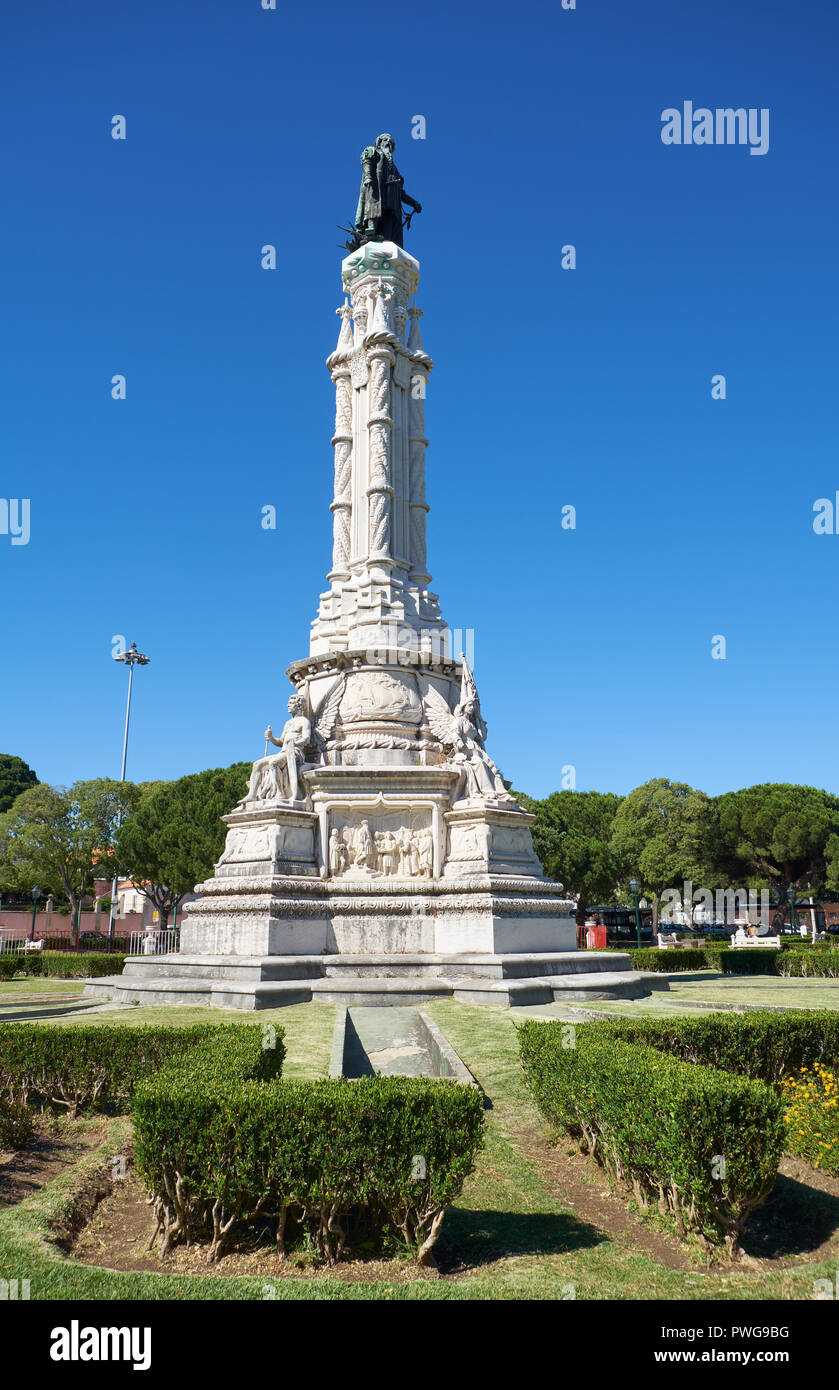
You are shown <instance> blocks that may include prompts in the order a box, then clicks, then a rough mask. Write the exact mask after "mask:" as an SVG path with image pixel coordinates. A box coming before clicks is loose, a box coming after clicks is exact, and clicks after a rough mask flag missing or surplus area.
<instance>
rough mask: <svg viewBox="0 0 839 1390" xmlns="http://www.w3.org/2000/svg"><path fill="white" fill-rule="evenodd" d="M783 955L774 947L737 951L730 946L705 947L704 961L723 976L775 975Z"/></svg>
mask: <svg viewBox="0 0 839 1390" xmlns="http://www.w3.org/2000/svg"><path fill="white" fill-rule="evenodd" d="M783 954H784V952H783V950H778V949H777V948H776V947H774V946H747V947H745V948H741V949H740V950H737V949H735V948H733V947H731V946H707V947H706V948H705V960H706V961H707V963H708V966H709V967H710V969H711V970H721V971H722V973H723V975H777V973H778V963H779V961H780V959H781V957H782V955H783Z"/></svg>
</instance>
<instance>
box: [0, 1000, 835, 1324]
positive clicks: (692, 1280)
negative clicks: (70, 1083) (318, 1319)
mask: <svg viewBox="0 0 839 1390" xmlns="http://www.w3.org/2000/svg"><path fill="white" fill-rule="evenodd" d="M44 983H46V982H44ZM789 983H790V984H799V983H800V982H798V981H795V982H793V981H790V982H789ZM747 988H753V986H747ZM429 1012H430V1013H431V1014H432V1015H433V1017H434V1018H435V1020H436V1021H437V1023H438V1024H439V1025H440V1026H441V1027H442V1028H443V1029H444V1031H445V1032H446V1034H447V1035H448V1037H449V1038H450V1040H451V1042H452V1044H453V1045H454V1047H455V1048H456V1049H457V1051H458V1052H459V1053H460V1054H461V1056H462V1057H463V1059H464V1061H465V1062H466V1064H467V1065H468V1066H469V1068H470V1069H471V1071H472V1072H473V1074H474V1075H475V1077H476V1079H477V1080H478V1081H479V1083H480V1084H481V1086H482V1087H483V1089H484V1091H485V1093H486V1095H487V1097H488V1099H489V1102H490V1103H491V1108H489V1109H488V1110H487V1112H486V1115H487V1142H486V1147H485V1150H484V1152H483V1153H482V1154H481V1155H480V1157H479V1160H478V1166H477V1170H476V1172H475V1173H474V1174H473V1175H472V1177H471V1178H470V1179H469V1180H468V1182H467V1184H466V1187H465V1188H464V1191H463V1194H462V1196H461V1198H460V1200H459V1201H458V1203H457V1205H456V1207H454V1208H453V1209H452V1210H451V1211H449V1213H448V1214H447V1217H446V1221H445V1224H444V1234H443V1238H442V1242H441V1248H440V1263H441V1267H442V1268H443V1270H444V1271H446V1272H445V1273H444V1274H443V1275H442V1276H440V1277H437V1278H429V1277H428V1275H427V1274H423V1273H421V1272H420V1271H418V1270H416V1271H415V1270H414V1269H413V1267H408V1268H407V1269H406V1267H405V1265H404V1263H403V1264H401V1265H400V1266H399V1267H398V1268H397V1267H396V1266H394V1277H393V1278H392V1279H390V1278H387V1279H382V1278H376V1279H375V1280H370V1281H367V1280H365V1279H364V1278H363V1277H362V1278H358V1277H357V1275H358V1272H359V1271H356V1277H355V1278H354V1279H352V1280H348V1279H346V1278H342V1277H341V1274H340V1273H335V1274H327V1273H324V1274H317V1275H313V1276H312V1277H310V1278H299V1277H297V1278H283V1277H278V1278H276V1279H269V1280H267V1281H266V1280H265V1279H264V1278H261V1279H255V1278H250V1277H243V1276H233V1277H217V1276H213V1277H204V1276H192V1275H174V1274H168V1273H128V1274H122V1273H117V1272H114V1271H110V1270H107V1269H98V1268H95V1267H93V1266H89V1265H84V1264H81V1263H78V1262H76V1261H74V1260H73V1259H72V1258H71V1257H68V1256H67V1255H65V1254H63V1253H62V1251H61V1250H60V1249H58V1248H57V1246H56V1245H55V1244H54V1243H53V1242H52V1239H51V1231H52V1230H54V1229H55V1227H56V1225H57V1226H59V1227H60V1226H61V1224H62V1222H63V1221H64V1222H66V1220H67V1213H68V1211H69V1209H70V1207H71V1205H72V1198H73V1194H74V1193H77V1192H78V1191H79V1189H80V1187H81V1186H83V1185H84V1181H85V1179H86V1178H87V1179H88V1180H89V1179H90V1176H91V1174H92V1173H93V1172H95V1170H96V1167H97V1165H101V1164H102V1163H103V1161H104V1162H107V1163H108V1166H110V1158H111V1156H112V1155H113V1154H114V1153H120V1152H123V1151H124V1148H125V1146H126V1145H127V1144H128V1143H129V1131H130V1124H129V1122H128V1121H127V1120H125V1119H122V1118H119V1119H112V1120H110V1121H107V1126H108V1133H107V1137H106V1139H105V1141H104V1143H102V1144H101V1145H100V1147H99V1148H98V1149H97V1150H96V1151H94V1152H91V1153H88V1154H86V1155H85V1157H84V1158H82V1159H80V1160H79V1161H78V1162H77V1163H76V1164H75V1165H73V1166H72V1167H68V1168H66V1169H65V1170H64V1171H63V1172H62V1173H61V1174H60V1175H59V1176H58V1177H56V1178H54V1179H53V1180H52V1181H51V1182H48V1183H47V1184H46V1185H45V1186H44V1187H43V1188H42V1189H41V1190H40V1191H38V1192H36V1193H35V1194H34V1195H33V1196H30V1197H28V1198H26V1199H25V1200H23V1201H21V1202H19V1203H18V1204H17V1205H16V1206H10V1207H5V1208H3V1207H0V1278H7V1279H13V1278H17V1279H25V1278H28V1279H30V1281H31V1297H32V1298H33V1299H55V1298H81V1299H108V1298H136V1299H141V1298H152V1299H175V1298H179V1299H204V1298H210V1299H264V1298H272V1299H292V1300H293V1299H308V1298H318V1299H360V1298H364V1299H371V1298H372V1299H400V1300H405V1299H421V1300H429V1299H475V1298H478V1299H519V1298H537V1299H561V1298H568V1297H572V1296H575V1297H576V1298H578V1299H610V1300H619V1299H633V1298H645V1299H649V1298H663V1299H694V1298H698V1299H710V1300H713V1299H758V1298H783V1299H809V1298H811V1297H812V1294H813V1281H814V1280H815V1279H818V1278H832V1277H833V1272H834V1271H835V1268H836V1264H837V1258H839V1238H838V1239H836V1240H835V1241H833V1243H832V1244H831V1243H830V1241H828V1243H827V1245H826V1244H825V1241H824V1230H825V1228H826V1229H827V1230H828V1232H831V1231H833V1230H834V1229H836V1230H837V1231H839V1198H832V1197H828V1196H825V1195H824V1194H817V1195H815V1196H814V1195H813V1194H812V1193H811V1190H810V1189H809V1188H805V1187H804V1186H803V1185H802V1184H794V1183H793V1184H792V1187H793V1188H796V1189H800V1191H799V1192H798V1200H799V1201H800V1203H801V1219H802V1220H803V1221H804V1222H805V1224H806V1222H807V1220H808V1215H809V1205H812V1204H813V1203H815V1206H814V1207H813V1210H814V1211H815V1213H816V1216H817V1217H818V1219H819V1221H820V1223H821V1227H822V1244H821V1247H820V1250H819V1254H820V1256H822V1257H823V1258H820V1260H819V1261H815V1260H814V1259H812V1257H808V1255H807V1254H806V1252H805V1253H804V1254H802V1253H801V1244H800V1243H799V1244H798V1246H795V1247H794V1249H793V1253H791V1254H790V1257H789V1262H788V1263H787V1262H786V1261H785V1267H781V1268H779V1267H777V1264H776V1265H775V1266H774V1267H772V1268H770V1267H768V1266H763V1267H760V1268H740V1267H736V1268H734V1269H732V1268H730V1267H729V1268H709V1267H707V1266H703V1265H702V1264H701V1263H699V1259H698V1257H697V1260H696V1261H693V1260H692V1259H691V1257H689V1256H687V1257H686V1256H685V1255H684V1252H682V1254H681V1256H680V1258H679V1259H677V1260H675V1263H676V1264H677V1265H679V1266H681V1267H675V1268H674V1267H671V1265H672V1264H673V1263H674V1261H672V1260H671V1261H670V1262H669V1263H668V1261H667V1260H665V1259H663V1258H657V1257H656V1254H655V1253H654V1252H653V1253H651V1251H650V1249H648V1248H645V1245H646V1246H648V1245H649V1243H650V1242H649V1241H645V1240H643V1239H638V1238H636V1237H637V1235H638V1232H639V1230H640V1229H641V1228H640V1227H639V1226H638V1225H637V1224H633V1223H634V1218H629V1220H628V1225H627V1228H626V1229H624V1230H619V1231H617V1232H616V1233H612V1234H607V1231H606V1230H605V1229H602V1228H599V1227H598V1224H597V1221H596V1220H594V1219H592V1217H591V1215H589V1218H588V1219H584V1218H583V1217H582V1216H581V1215H580V1214H579V1213H578V1212H575V1210H574V1205H572V1201H571V1200H570V1198H569V1195H568V1194H567V1193H566V1194H565V1195H564V1196H563V1194H562V1193H561V1192H560V1190H559V1188H558V1185H557V1179H556V1178H554V1177H552V1168H551V1161H550V1155H551V1154H552V1153H553V1152H554V1151H553V1150H550V1149H548V1148H546V1146H545V1143H544V1141H545V1137H546V1127H545V1125H544V1122H543V1121H542V1120H541V1117H540V1116H539V1114H538V1112H537V1111H536V1109H535V1107H534V1105H533V1104H532V1102H531V1100H530V1097H529V1095H528V1093H527V1092H526V1090H525V1088H524V1085H523V1083H522V1080H521V1076H520V1071H519V1062H518V1050H517V1047H516V1037H515V1019H514V1018H513V1016H511V1014H510V1013H509V1012H507V1011H504V1010H494V1009H486V1008H478V1007H475V1006H472V1005H467V1004H459V1003H457V1002H455V1001H453V1000H441V1001H437V1002H435V1003H434V1004H432V1005H430V1006H429ZM334 1016H335V1010H334V1008H333V1007H331V1006H327V1005H323V1004H300V1005H295V1006H293V1007H290V1008H286V1009H283V1010H278V1011H276V1012H271V1013H270V1014H260V1015H258V1016H257V1017H256V1018H254V1016H253V1015H247V1014H245V1015H243V1014H241V1013H238V1012H235V1011H231V1010H224V1011H222V1010H213V1011H212V1012H211V1013H210V1012H209V1011H208V1010H206V1009H197V1008H192V1009H186V1008H185V1009H166V1008H148V1009H147V1008H136V1007H135V1008H128V1009H120V1010H115V1011H112V1012H105V1013H99V1014H93V1015H89V1016H88V1017H87V1019H86V1020H85V1018H84V1015H81V1016H80V1018H79V1021H87V1022H89V1023H92V1022H94V1021H95V1022H96V1023H97V1024H100V1025H101V1026H102V1027H103V1028H107V1027H108V1026H111V1025H112V1024H114V1023H116V1022H123V1021H126V1020H129V1021H131V1022H133V1023H138V1024H139V1023H143V1022H152V1021H158V1020H161V1019H163V1020H165V1021H167V1022H170V1023H173V1024H174V1023H176V1022H177V1023H184V1022H189V1021H200V1022H206V1021H207V1019H208V1017H211V1018H212V1019H213V1021H217V1022H230V1023H232V1024H242V1023H252V1024H256V1026H262V1025H263V1024H265V1023H266V1022H268V1023H274V1024H279V1025H280V1026H281V1027H282V1028H283V1029H284V1030H285V1033H286V1045H287V1051H288V1057H287V1063H286V1068H285V1073H286V1075H288V1076H290V1077H298V1078H305V1077H316V1076H324V1075H326V1073H327V1070H328V1063H329V1054H330V1048H331V1041H332V1028H333V1023H334ZM61 1021H62V1022H65V1021H67V1020H65V1019H62V1020H61ZM44 1026H48V1020H47V1019H45V1020H44ZM100 1122H101V1121H100ZM586 1174H587V1176H586V1178H585V1181H586V1182H587V1183H589V1184H590V1186H591V1191H590V1194H589V1195H590V1198H591V1199H593V1200H594V1201H595V1203H596V1202H598V1201H601V1200H602V1202H603V1203H604V1205H605V1204H606V1203H607V1198H606V1195H605V1188H606V1181H605V1179H604V1178H603V1177H602V1176H601V1175H600V1174H599V1172H594V1173H593V1174H592V1170H590V1169H586ZM784 1181H788V1180H784ZM808 1204H809V1205H808ZM576 1205H580V1203H579V1202H577V1203H576ZM594 1209H595V1210H597V1208H596V1207H595V1208H594ZM621 1209H622V1210H624V1207H622V1208H621ZM644 1229H646V1228H644ZM633 1232H634V1233H635V1236H633ZM668 1239H669V1237H668ZM831 1239H832V1238H831ZM812 1244H813V1246H814V1247H815V1246H816V1245H817V1244H818V1242H816V1241H814V1242H812ZM805 1246H806V1242H805ZM674 1249H677V1247H676V1246H675V1245H674ZM796 1251H797V1253H796ZM221 1268H222V1269H223V1265H222V1267H221ZM381 1268H382V1266H381V1264H379V1265H378V1266H377V1274H378V1273H379V1271H380V1270H381ZM362 1273H363V1272H362ZM572 1291H573V1292H572Z"/></svg>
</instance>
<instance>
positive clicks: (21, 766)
mask: <svg viewBox="0 0 839 1390" xmlns="http://www.w3.org/2000/svg"><path fill="white" fill-rule="evenodd" d="M37 785H38V778H37V777H36V775H35V773H34V772H33V771H32V768H31V767H30V766H29V764H28V763H25V762H24V761H23V758H18V757H17V756H16V755H15V754H14V753H0V815H2V813H3V812H4V811H8V810H9V809H10V807H11V806H12V804H13V802H14V801H15V800H16V798H17V797H19V796H20V794H21V792H25V791H26V790H27V788H29V787H34V786H37Z"/></svg>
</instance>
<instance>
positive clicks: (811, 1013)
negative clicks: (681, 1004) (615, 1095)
mask: <svg viewBox="0 0 839 1390" xmlns="http://www.w3.org/2000/svg"><path fill="white" fill-rule="evenodd" d="M585 1029H586V1032H587V1033H589V1032H591V1033H596V1034H597V1035H598V1036H603V1037H607V1038H616V1039H620V1040H621V1041H622V1042H627V1043H639V1044H641V1045H642V1046H647V1047H654V1048H656V1049H657V1050H659V1051H661V1052H665V1053H667V1054H668V1055H669V1056H671V1057H675V1058H677V1059H678V1060H679V1061H682V1062H694V1063H699V1064H701V1065H702V1066H709V1067H717V1068H719V1069H720V1070H721V1071H727V1072H731V1073H732V1074H734V1075H738V1076H746V1077H749V1078H751V1079H752V1080H756V1081H765V1082H766V1083H767V1084H769V1085H771V1086H777V1085H778V1084H779V1083H780V1082H781V1081H782V1080H783V1079H784V1078H785V1077H787V1076H791V1075H795V1074H796V1073H797V1072H798V1071H800V1069H801V1067H803V1066H812V1065H813V1064H814V1063H815V1062H822V1063H824V1064H825V1065H826V1066H836V1065H837V1063H839V1013H836V1012H833V1011H831V1010H829V1009H796V1010H795V1011H789V1012H783V1013H782V1012H780V1011H779V1012H777V1013H775V1012H770V1011H768V1010H759V1009H755V1010H750V1011H749V1013H747V1014H733V1013H711V1012H709V1013H707V1014H706V1015H705V1016H704V1017H702V1018H673V1019H669V1018H668V1019H658V1018H650V1019H637V1020H636V1019H616V1020H614V1021H611V1020H610V1021H609V1022H608V1023H605V1022H604V1023H591V1024H586V1025H585Z"/></svg>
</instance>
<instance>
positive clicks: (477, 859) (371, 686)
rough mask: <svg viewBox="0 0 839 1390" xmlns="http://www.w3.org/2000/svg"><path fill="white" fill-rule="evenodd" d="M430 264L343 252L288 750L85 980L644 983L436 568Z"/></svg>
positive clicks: (379, 994) (354, 989)
mask: <svg viewBox="0 0 839 1390" xmlns="http://www.w3.org/2000/svg"><path fill="white" fill-rule="evenodd" d="M418 279H419V266H418V264H417V262H416V261H415V260H414V258H413V257H412V256H410V255H408V253H407V252H406V251H404V250H403V249H402V248H401V247H398V246H396V245H395V244H394V243H392V242H380V243H372V242H371V243H368V244H367V245H364V246H362V247H361V248H360V249H359V250H358V251H355V252H353V253H352V254H351V255H349V256H348V257H347V258H346V259H345V261H344V263H343V281H344V287H345V289H346V291H347V293H348V295H349V296H350V300H349V301H348V302H345V303H344V305H342V306H341V308H340V309H339V310H338V311H337V312H338V313H339V315H340V317H341V329H340V334H339V338H338V343H337V346H336V348H335V351H334V352H332V353H331V354H330V356H329V358H328V359H327V366H328V367H329V370H330V372H331V375H332V378H333V381H334V383H335V390H336V418H335V432H334V436H333V441H332V443H333V447H334V451H335V487H334V498H333V502H332V513H333V555H332V567H331V570H330V573H329V589H328V590H327V591H326V592H325V593H324V594H322V595H321V599H320V603H319V607H318V614H317V617H316V619H315V621H314V623H313V624H312V633H311V640H310V655H309V657H307V658H305V659H303V660H301V661H297V662H294V663H293V664H292V665H291V666H290V667H289V669H288V675H289V679H290V681H291V683H292V686H293V694H292V695H291V698H290V700H289V718H288V720H287V721H286V724H285V726H284V728H283V731H282V734H281V736H280V737H279V738H274V736H273V734H272V733H271V732H270V730H269V737H270V739H271V741H272V742H273V743H274V745H275V746H276V748H277V749H278V750H279V751H277V752H276V753H272V754H271V755H270V756H268V755H266V756H265V757H263V758H260V759H259V760H258V761H257V762H256V763H254V766H253V772H252V775H251V779H250V785H249V787H248V791H247V793H246V795H245V796H244V797H243V799H242V801H241V802H240V803H239V805H238V806H236V807H235V808H234V809H233V810H232V811H231V812H230V814H229V815H227V816H225V817H224V820H225V822H226V824H227V827H228V830H227V839H226V843H225V847H224V852H223V854H222V856H221V858H220V859H219V862H218V864H217V865H216V868H215V872H214V874H213V877H212V878H211V879H209V880H208V881H207V882H205V883H202V884H199V885H198V887H197V889H196V892H197V893H198V894H199V896H198V898H197V900H196V901H195V902H192V903H190V904H188V905H187V907H186V910H185V918H184V923H183V927H182V932H181V952H180V954H179V955H176V956H169V957H165V958H161V959H158V960H154V959H152V958H149V957H145V958H142V959H139V958H138V959H131V960H129V961H128V962H127V963H126V968H125V974H124V976H123V977H121V978H120V979H119V980H114V979H113V978H109V979H107V980H102V981H94V982H91V984H89V985H88V988H87V993H88V994H89V995H97V994H98V995H103V994H109V995H111V996H115V997H119V998H123V999H132V1000H137V1001H140V1002H142V1001H149V1002H156V1003H157V1002H162V1001H164V1000H168V1001H171V1002H180V1003H195V1002H203V1003H211V1004H218V1005H225V1006H228V1007H236V1008H268V1007H277V1006H278V1005H280V1004H282V1003H292V1002H295V1003H296V1002H299V1001H300V1000H302V999H324V1000H329V1001H336V1000H337V1001H341V1002H344V1003H379V1004H385V1003H400V1004H403V1003H406V1002H416V1001H421V1000H423V999H429V998H435V997H438V996H440V995H446V994H448V995H454V996H455V997H456V998H462V999H472V1000H474V1001H476V1002H481V1003H498V1004H510V1003H511V1002H516V1001H518V1002H521V1003H549V1002H551V1001H552V1000H555V999H557V998H562V999H569V998H604V997H614V996H615V995H625V996H629V997H632V996H633V995H634V994H636V993H639V992H644V986H643V985H642V984H641V982H640V979H639V977H637V976H633V975H632V972H631V971H630V969H629V959H628V957H626V956H621V955H613V956H607V955H603V954H598V955H596V956H594V955H592V956H590V957H587V956H585V955H581V954H578V953H577V951H576V927H575V920H574V905H573V903H571V902H570V901H569V900H568V899H566V898H563V896H562V892H561V890H562V885H561V884H558V883H554V882H552V881H550V880H548V879H546V878H545V876H544V874H543V872H542V867H541V865H540V863H539V860H538V858H537V856H536V854H535V852H534V849H533V841H532V837H531V831H530V827H531V824H532V822H533V817H532V816H530V815H528V814H527V813H526V812H525V811H524V810H523V809H522V808H521V807H520V806H519V805H518V804H517V802H516V801H515V800H514V798H513V797H512V796H511V795H510V793H509V784H508V783H506V782H505V781H504V779H503V778H502V776H501V773H500V772H499V770H498V768H497V767H496V765H495V763H494V762H493V760H492V758H491V757H490V755H489V753H488V751H487V748H486V734H487V729H486V724H485V722H484V720H483V716H482V714H481V706H480V700H479V698H478V692H477V688H476V686H475V682H474V679H473V677H472V673H471V671H470V670H469V667H468V665H467V664H466V662H465V660H464V659H461V660H457V659H455V657H454V654H453V653H452V651H451V649H450V643H449V634H448V630H447V628H446V624H445V623H444V621H443V619H442V616H441V614H440V608H439V604H438V601H437V598H436V595H434V594H433V593H431V591H430V590H429V588H428V585H429V583H430V575H429V574H428V570H427V560H426V542H425V525H426V514H427V511H428V505H427V502H426V497H425V449H426V445H427V440H426V438H425V421H424V406H425V395H426V387H427V383H428V377H429V373H430V372H431V369H432V362H431V358H430V357H429V356H428V354H427V353H426V351H425V349H424V347H423V343H422V338H421V334H420V327H419V320H420V317H421V314H420V311H419V310H418V309H417V308H416V306H413V307H410V304H409V301H410V298H411V296H412V295H413V294H414V292H415V291H416V288H417V283H418ZM409 323H410V329H409V326H408V325H409ZM532 733H533V736H534V737H536V738H538V737H539V730H538V729H534V730H533V731H532Z"/></svg>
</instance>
